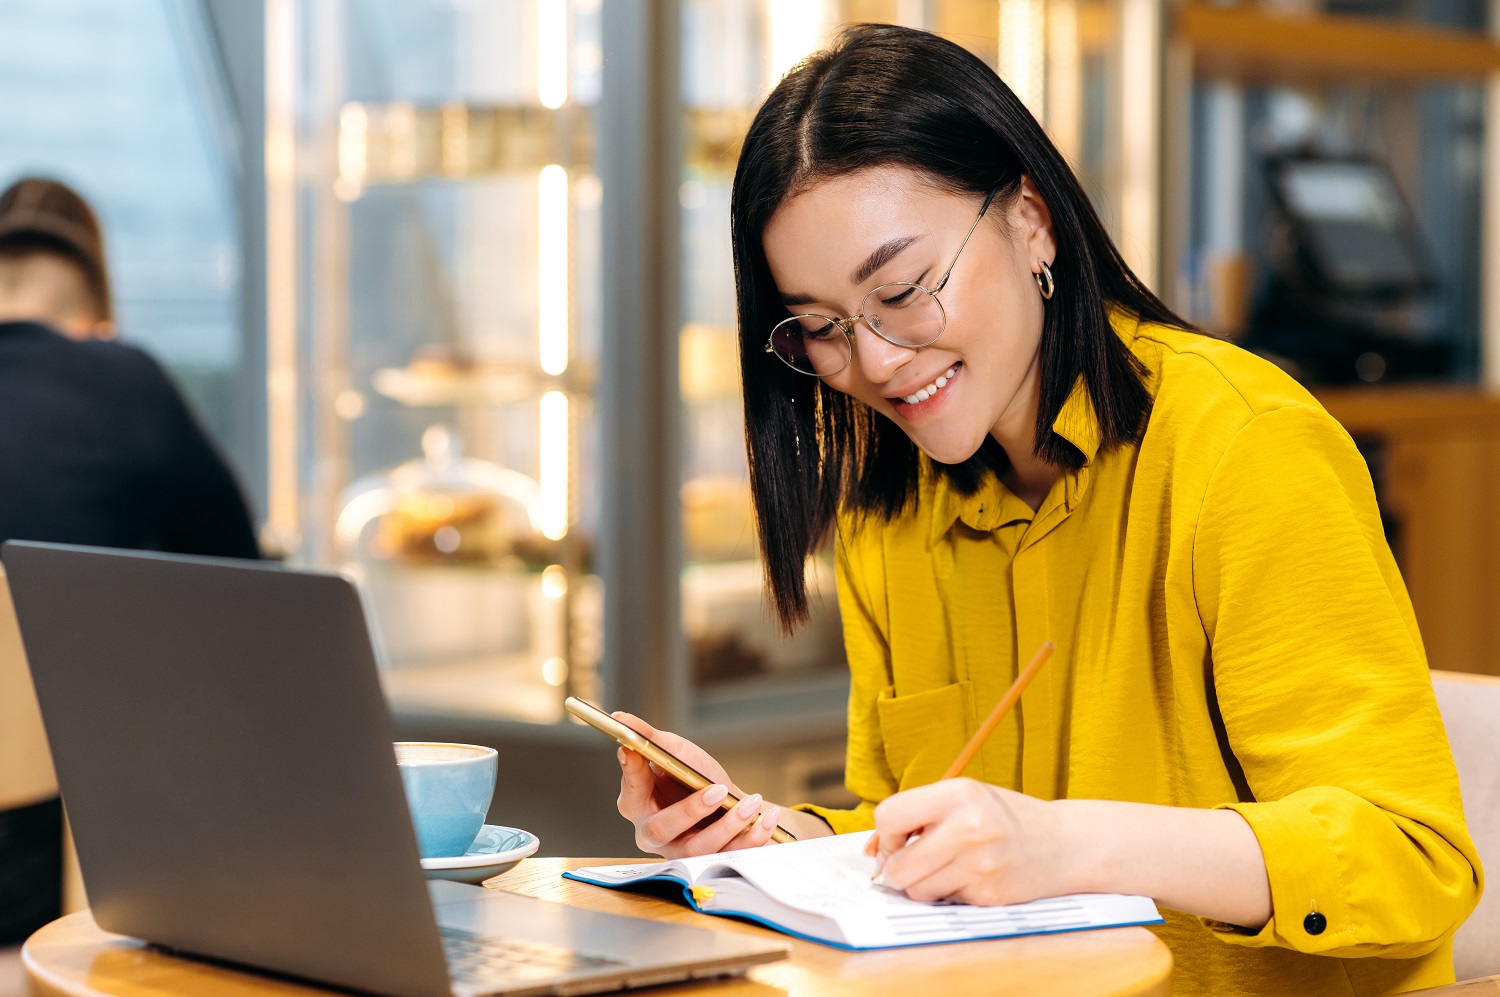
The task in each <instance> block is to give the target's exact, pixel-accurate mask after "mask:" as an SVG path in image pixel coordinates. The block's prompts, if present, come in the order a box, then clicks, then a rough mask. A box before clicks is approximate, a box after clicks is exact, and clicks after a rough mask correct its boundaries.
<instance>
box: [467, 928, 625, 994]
mask: <svg viewBox="0 0 1500 997" xmlns="http://www.w3.org/2000/svg"><path fill="white" fill-rule="evenodd" d="M438 931H439V934H441V935H442V939H443V952H444V954H445V955H446V956H447V957H448V972H449V974H450V975H451V976H452V978H453V979H454V980H461V981H463V982H465V983H477V984H481V985H483V984H499V983H523V982H526V981H528V980H543V979H547V978H549V977H554V976H561V975H562V974H564V973H573V972H585V971H589V970H599V969H608V968H609V967H611V966H623V965H625V963H624V961H623V960H620V959H611V958H608V957H607V956H599V955H586V954H584V953H582V952H574V951H572V950H571V949H565V948H563V947H561V946H559V945H548V944H547V943H546V942H533V941H522V940H519V939H508V938H493V937H490V936H488V935H476V934H473V933H471V932H468V931H463V930H461V929H459V928H449V927H440V928H439V929H438Z"/></svg>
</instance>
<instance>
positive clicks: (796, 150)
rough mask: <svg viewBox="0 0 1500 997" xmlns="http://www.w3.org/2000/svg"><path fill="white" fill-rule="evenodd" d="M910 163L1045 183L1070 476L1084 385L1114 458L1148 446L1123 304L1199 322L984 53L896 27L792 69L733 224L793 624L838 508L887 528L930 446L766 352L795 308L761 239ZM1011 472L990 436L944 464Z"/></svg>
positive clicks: (768, 545)
mask: <svg viewBox="0 0 1500 997" xmlns="http://www.w3.org/2000/svg"><path fill="white" fill-rule="evenodd" d="M876 166H902V167H907V168H910V169H912V170H915V171H917V172H920V173H922V174H924V175H925V176H926V177H927V178H929V179H930V180H931V181H932V182H933V183H934V184H935V185H937V186H938V187H939V188H940V189H945V190H950V191H952V192H954V193H966V194H973V195H976V196H983V195H985V194H988V193H989V192H991V191H998V192H999V193H998V194H997V196H996V198H995V206H996V207H999V208H1001V209H1004V208H1007V207H1010V206H1012V205H1013V204H1014V203H1015V199H1016V198H1017V197H1018V196H1019V193H1020V189H1021V180H1022V178H1023V177H1030V178H1031V181H1032V183H1034V184H1035V185H1036V189H1037V190H1038V192H1039V193H1040V194H1041V196H1042V199H1043V200H1044V201H1045V202H1046V204H1047V207H1048V209H1049V210H1050V212H1051V215H1052V230H1053V235H1054V238H1055V241H1056V244H1057V258H1056V259H1055V260H1054V261H1053V262H1052V264H1051V268H1052V273H1053V275H1054V278H1055V280H1056V287H1057V290H1056V293H1055V295H1054V296H1053V298H1052V300H1050V301H1048V302H1047V303H1046V309H1045V314H1046V318H1045V320H1044V321H1043V325H1042V336H1041V347H1040V349H1041V355H1040V367H1041V390H1040V398H1039V402H1038V405H1037V423H1036V453H1037V456H1039V457H1041V458H1043V459H1044V460H1046V461H1048V462H1050V463H1052V464H1054V465H1056V466H1059V467H1063V468H1076V467H1079V466H1081V465H1082V463H1083V455H1082V454H1081V453H1080V452H1079V451H1078V450H1077V449H1076V448H1075V447H1073V446H1072V444H1070V443H1068V441H1067V440H1065V439H1063V438H1062V437H1061V436H1058V435H1057V434H1056V433H1054V432H1053V431H1052V423H1053V422H1054V420H1055V419H1056V418H1057V413H1058V411H1059V410H1060V409H1061V408H1062V404H1063V402H1064V401H1065V400H1066V399H1067V397H1068V394H1069V393H1070V392H1071V391H1072V389H1073V386H1074V384H1075V383H1076V382H1077V380H1078V378H1079V377H1080V376H1081V377H1082V378H1083V380H1084V383H1085V385H1086V386H1087V389H1088V392H1089V397H1090V398H1091V400H1092V401H1093V404H1094V411H1095V413H1096V414H1097V416H1098V419H1099V429H1100V438H1101V449H1107V448H1110V447H1114V446H1118V445H1120V444H1122V443H1125V442H1133V441H1138V440H1139V439H1140V435H1141V433H1142V432H1143V430H1144V425H1145V421H1146V415H1147V413H1148V410H1149V407H1150V404H1151V399H1150V397H1149V395H1148V394H1147V391H1146V388H1145V385H1144V384H1143V382H1142V373H1141V370H1140V368H1139V365H1138V364H1137V363H1136V362H1135V360H1134V358H1133V357H1132V356H1131V354H1130V352H1129V350H1128V349H1127V348H1126V347H1125V345H1124V344H1123V343H1122V342H1121V341H1120V339H1119V337H1118V336H1116V335H1115V333H1114V332H1113V330H1112V329H1111V327H1110V324H1109V318H1108V309H1109V307H1110V306H1111V305H1114V306H1118V307H1121V308H1123V309H1124V310H1126V311H1127V312H1130V313H1132V314H1134V315H1136V316H1138V317H1139V318H1141V319H1143V320H1146V321H1153V322H1164V323H1168V324H1172V325H1179V326H1184V327H1185V326H1186V323H1184V322H1183V321H1182V320H1181V319H1180V318H1178V317H1177V316H1176V315H1174V314H1173V313H1172V311H1171V310H1170V309H1169V308H1167V306H1166V305H1164V304H1163V303H1162V302H1161V301H1160V300H1158V299H1157V297H1156V296H1155V295H1154V294H1152V293H1151V291H1150V290H1148V289H1147V288H1146V286H1145V285H1144V284H1142V283H1141V281H1140V280H1139V278H1137V277H1136V276H1135V275H1134V274H1133V273H1131V271H1130V268H1129V267H1128V266H1126V264H1125V261H1124V260H1123V259H1122V258H1121V256H1120V253H1119V251H1118V250H1117V249H1116V248H1115V246H1114V243H1113V242H1111V241H1110V238H1109V235H1108V234H1107V233H1106V232H1105V230H1104V226H1103V225H1102V224H1101V223H1100V221H1099V217H1098V216H1097V215H1096V214H1095V213H1094V210H1093V207H1092V205H1091V204H1090V203H1089V199H1088V196H1087V195H1086V194H1085V193H1084V191H1083V188H1082V187H1081V186H1080V185H1079V183H1078V180H1077V178H1076V177H1074V175H1073V172H1072V170H1070V169H1069V167H1068V165H1067V163H1066V162H1065V161H1064V160H1063V158H1062V156H1061V155H1060V154H1059V153H1058V151H1057V149H1056V148H1055V147H1054V146H1053V145H1052V143H1051V141H1050V140H1049V139H1048V138H1047V135H1046V133H1045V132H1044V131H1043V130H1042V128H1041V126H1040V125H1038V124H1037V122H1036V120H1035V119H1034V118H1033V117H1032V116H1031V114H1030V113H1029V112H1028V111H1027V110H1026V108H1025V106H1023V105H1022V104H1021V102H1020V101H1019V100H1018V99H1017V98H1016V95H1015V94H1014V93H1012V92H1011V90H1010V88H1009V87H1007V86H1006V85H1005V83H1004V82H1002V81H1001V80H1000V78H999V77H998V76H996V75H995V72H994V70H992V69H990V68H989V67H988V66H986V65H985V64H984V63H983V62H982V61H980V60H979V59H978V58H976V57H975V56H974V55H972V54H971V53H969V52H968V51H966V50H965V49H963V48H961V47H960V46H958V45H955V44H954V43H952V42H950V41H947V40H945V39H943V38H940V37H938V36H937V35H934V34H931V33H929V32H926V31H918V30H914V29H910V28H902V27H897V26H894V25H884V24H859V25H853V26H850V27H848V28H846V29H844V30H843V31H842V32H840V34H839V35H838V37H837V38H836V39H835V40H834V42H833V44H832V45H831V46H830V47H829V48H827V49H824V50H823V51H820V52H817V53H815V54H814V55H812V56H811V57H809V58H808V59H807V60H806V61H804V62H802V63H801V64H800V65H798V66H797V67H796V68H795V69H793V70H792V71H791V72H790V73H788V74H787V75H786V76H785V77H784V78H783V79H782V80H781V82H780V83H779V84H778V85H777V86H776V88H775V89H774V90H773V91H771V95H770V96H769V97H767V98H766V102H765V103H764V104H762V105H761V108H760V110H759V111H758V112H757V113H756V115H755V120H754V121H753V122H752V124H751V125H750V130H749V133H748V134H747V135H746V137H745V143H744V146H743V148H742V150H741V152H740V158H739V164H738V166H737V168H736V170H735V175H734V192H733V203H732V207H731V218H732V226H733V240H734V264H735V282H736V290H737V296H738V306H739V343H740V370H741V374H742V379H743V382H744V397H745V440H746V447H747V449H748V451H749V461H750V484H751V489H752V492H753V494H754V498H755V511H756V515H757V518H758V520H759V522H760V543H761V551H762V553H763V555H764V558H765V566H766V577H767V581H768V583H769V585H770V590H771V598H772V602H773V604H774V606H775V608H776V613H777V616H778V618H779V619H780V622H781V624H782V626H783V628H785V629H786V630H788V631H790V630H791V629H792V628H793V627H795V626H796V625H797V624H798V623H800V622H802V621H803V620H804V619H806V616H807V592H806V585H805V582H804V571H805V566H806V561H807V557H808V555H809V554H810V553H811V552H812V550H813V549H814V548H815V547H816V546H817V545H818V543H819V542H820V541H821V540H822V539H823V538H824V537H826V536H827V534H828V530H829V528H830V526H831V524H832V523H833V520H834V518H835V516H836V514H837V512H838V508H839V505H840V503H844V504H846V505H847V506H848V507H849V508H850V509H852V510H855V511H858V512H863V513H871V514H875V515H878V516H881V517H885V518H890V517H893V516H896V515H897V514H899V513H900V512H901V511H902V510H904V509H905V508H906V507H907V505H908V504H909V503H910V502H911V501H912V500H913V498H914V496H915V495H916V492H917V487H918V482H919V478H920V473H921V463H920V459H919V451H918V450H917V448H916V446H915V445H914V444H913V443H912V442H911V440H910V439H909V438H908V437H907V436H906V434H905V432H903V431H902V430H901V429H900V427H898V426H897V425H896V424H895V423H893V422H891V421H890V420H889V419H887V418H885V417H883V416H880V415H878V414H876V413H874V412H873V411H872V410H871V409H869V408H868V407H867V406H865V405H864V404H863V403H861V402H858V401H855V400H854V399H853V398H851V397H849V396H848V395H845V394H843V393H842V392H839V391H836V390H834V389H833V388H831V387H829V386H828V385H827V384H825V383H823V382H822V381H821V380H820V379H818V378H814V377H808V376H807V375H805V374H799V373H797V372H796V371H793V370H792V369H790V368H789V367H787V366H786V365H785V364H783V363H782V362H781V361H780V360H779V359H777V358H776V357H775V356H774V355H772V354H770V353H767V352H766V350H765V344H766V340H767V337H768V335H769V334H770V330H771V327H772V326H773V325H775V324H776V323H777V322H778V321H780V320H781V319H783V318H785V317H786V316H787V309H786V306H785V305H784V304H782V302H781V299H780V296H779V293H778V290H777V288H776V284H775V281H773V280H772V278H771V272H770V268H769V266H768V265H767V263H766V255H765V249H764V247H763V245H762V242H761V237H762V233H763V232H764V231H765V228H766V225H767V223H768V222H769V221H770V219H771V217H772V215H774V214H775V212H776V210H777V209H778V208H779V207H780V206H781V205H782V203H784V202H785V201H786V200H787V198H788V197H790V196H792V195H793V194H795V193H797V192H799V191H802V190H806V189H807V188H808V187H810V186H811V185H813V184H816V183H817V182H819V181H820V180H823V179H826V178H829V177H834V176H841V175H845V174H848V173H851V172H853V171H856V170H861V169H866V168H869V167H876ZM1006 466H1007V461H1006V457H1005V452H1004V450H1003V449H1002V448H1001V447H1000V446H999V445H998V444H997V443H995V441H994V440H993V439H989V438H987V439H986V441H985V444H984V445H983V446H982V447H981V448H980V450H979V452H977V453H976V454H974V455H973V456H971V457H970V458H969V459H968V460H966V461H964V462H963V463H960V464H939V463H937V462H933V467H934V469H935V470H936V471H937V473H939V474H942V475H945V476H946V477H947V478H948V479H949V481H950V483H951V485H952V486H953V487H955V488H957V489H958V490H959V491H960V492H963V493H967V494H972V493H973V492H974V491H976V490H977V489H978V488H979V487H980V486H981V485H982V484H983V483H984V481H985V479H986V478H987V477H988V476H989V475H991V474H998V473H1001V472H1003V471H1004V469H1005V468H1006Z"/></svg>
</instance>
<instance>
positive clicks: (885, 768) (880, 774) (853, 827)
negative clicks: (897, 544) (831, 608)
mask: <svg viewBox="0 0 1500 997" xmlns="http://www.w3.org/2000/svg"><path fill="white" fill-rule="evenodd" d="M838 526H839V528H838V531H837V534H838V535H837V542H836V549H835V570H836V578H837V581H838V593H839V615H840V617H841V619H842V621H843V627H844V651H845V654H846V655H847V656H848V659H849V747H848V753H847V755H846V758H845V764H844V783H845V785H846V786H847V787H848V788H849V791H850V792H851V793H853V794H854V795H855V796H856V797H858V798H859V800H860V803H859V805H858V806H856V807H855V808H854V809H852V810H839V809H834V808H830V807H819V806H813V805H811V804H803V805H800V806H798V807H796V808H795V809H797V810H803V811H806V812H807V813H813V814H817V815H818V816H819V817H822V818H823V819H824V820H825V821H827V822H828V826H829V827H831V828H833V831H834V833H835V834H847V833H849V832H851V831H868V830H870V829H871V828H873V827H874V826H875V805H876V804H877V803H879V802H880V801H881V800H883V799H885V798H886V797H887V796H890V795H891V794H892V793H894V792H896V788H897V780H896V777H895V776H894V775H892V773H891V770H890V766H889V765H888V764H887V762H886V757H885V739H884V737H883V736H882V734H881V730H880V717H879V714H878V713H877V712H876V710H877V702H878V700H879V698H880V694H881V693H882V692H883V691H885V690H886V689H888V688H890V685H891V664H890V646H889V645H888V644H887V642H886V637H885V633H886V628H885V625H884V613H883V606H884V602H883V601H881V602H876V601H875V600H873V599H872V598H871V594H872V593H874V592H879V593H884V592H885V583H884V578H883V575H884V570H883V567H882V565H881V564H880V561H879V558H872V557H868V556H861V547H862V543H861V542H860V540H859V539H858V538H856V537H855V535H854V530H855V522H854V520H853V518H852V517H850V516H841V517H840V518H839V523H838ZM866 542H868V541H866Z"/></svg>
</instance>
